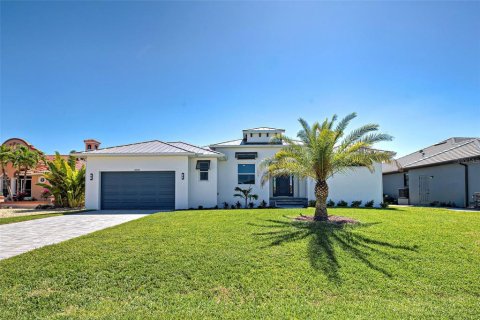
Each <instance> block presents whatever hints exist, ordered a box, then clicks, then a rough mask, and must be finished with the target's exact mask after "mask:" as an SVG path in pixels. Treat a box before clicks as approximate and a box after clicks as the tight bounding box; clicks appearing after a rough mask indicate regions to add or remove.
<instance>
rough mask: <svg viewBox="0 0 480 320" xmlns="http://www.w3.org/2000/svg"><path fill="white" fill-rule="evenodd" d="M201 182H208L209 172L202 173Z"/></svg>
mask: <svg viewBox="0 0 480 320" xmlns="http://www.w3.org/2000/svg"><path fill="white" fill-rule="evenodd" d="M200 180H201V181H208V171H200Z"/></svg>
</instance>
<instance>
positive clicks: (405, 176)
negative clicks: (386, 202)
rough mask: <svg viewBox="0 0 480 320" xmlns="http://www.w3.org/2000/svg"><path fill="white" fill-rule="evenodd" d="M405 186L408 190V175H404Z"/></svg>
mask: <svg viewBox="0 0 480 320" xmlns="http://www.w3.org/2000/svg"><path fill="white" fill-rule="evenodd" d="M403 186H404V187H407V188H408V173H404V174H403Z"/></svg>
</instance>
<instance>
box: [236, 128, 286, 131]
mask: <svg viewBox="0 0 480 320" xmlns="http://www.w3.org/2000/svg"><path fill="white" fill-rule="evenodd" d="M242 131H282V132H285V129H278V128H270V127H258V128H251V129H244V130H242Z"/></svg>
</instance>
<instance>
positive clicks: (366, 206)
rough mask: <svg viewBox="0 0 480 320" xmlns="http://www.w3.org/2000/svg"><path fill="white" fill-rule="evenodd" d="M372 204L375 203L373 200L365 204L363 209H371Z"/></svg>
mask: <svg viewBox="0 0 480 320" xmlns="http://www.w3.org/2000/svg"><path fill="white" fill-rule="evenodd" d="M374 203H375V201H373V200H370V201H367V202H365V208H373V204H374Z"/></svg>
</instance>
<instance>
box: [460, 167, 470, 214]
mask: <svg viewBox="0 0 480 320" xmlns="http://www.w3.org/2000/svg"><path fill="white" fill-rule="evenodd" d="M459 164H460V165H462V166H464V168H465V208H468V199H469V197H468V195H469V192H468V191H469V190H468V164H466V163H459Z"/></svg>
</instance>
